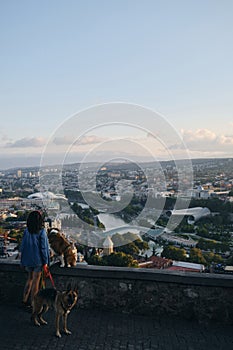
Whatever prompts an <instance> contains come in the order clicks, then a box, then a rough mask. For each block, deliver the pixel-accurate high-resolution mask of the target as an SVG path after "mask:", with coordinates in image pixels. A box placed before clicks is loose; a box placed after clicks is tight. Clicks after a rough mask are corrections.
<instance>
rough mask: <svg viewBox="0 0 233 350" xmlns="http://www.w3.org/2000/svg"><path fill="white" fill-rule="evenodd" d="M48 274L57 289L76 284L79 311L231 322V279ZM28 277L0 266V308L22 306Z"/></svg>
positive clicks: (81, 271) (89, 271)
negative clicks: (2, 306)
mask: <svg viewBox="0 0 233 350" xmlns="http://www.w3.org/2000/svg"><path fill="white" fill-rule="evenodd" d="M50 270H51V273H52V276H53V279H54V282H55V285H56V287H57V289H59V290H62V289H64V288H66V286H67V285H68V284H69V283H73V284H75V285H77V287H78V291H79V302H78V306H79V307H80V308H88V309H90V308H95V309H98V308H100V309H105V310H115V311H120V312H125V313H136V314H144V315H145V314H146V315H151V316H154V317H161V316H165V315H166V316H167V315H168V316H177V317H182V318H186V319H190V318H196V319H198V320H199V321H200V322H206V321H209V320H216V321H220V322H224V323H232V322H233V297H232V296H233V276H230V275H229V276H228V275H216V274H204V273H203V274H201V273H187V272H176V271H175V272H174V271H165V270H148V269H133V268H117V267H103V266H80V267H76V268H60V267H59V266H57V265H54V266H52V267H51V269H50ZM26 278H27V274H26V273H25V272H24V271H23V270H21V269H20V266H19V265H18V264H16V263H13V264H7V263H0V286H1V287H0V303H2V302H6V303H7V302H11V303H20V302H21V298H22V292H23V287H24V284H25V281H26ZM46 284H47V286H51V283H50V281H49V280H46Z"/></svg>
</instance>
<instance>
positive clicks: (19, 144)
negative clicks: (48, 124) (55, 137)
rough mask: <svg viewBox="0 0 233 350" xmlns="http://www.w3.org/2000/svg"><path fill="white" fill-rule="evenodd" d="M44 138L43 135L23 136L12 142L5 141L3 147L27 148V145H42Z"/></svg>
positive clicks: (44, 142) (44, 141)
mask: <svg viewBox="0 0 233 350" xmlns="http://www.w3.org/2000/svg"><path fill="white" fill-rule="evenodd" d="M45 144H46V140H45V139H44V138H43V137H32V138H28V137H24V138H22V139H19V140H16V141H14V142H8V143H6V145H5V147H9V148H28V147H43V146H44V145H45Z"/></svg>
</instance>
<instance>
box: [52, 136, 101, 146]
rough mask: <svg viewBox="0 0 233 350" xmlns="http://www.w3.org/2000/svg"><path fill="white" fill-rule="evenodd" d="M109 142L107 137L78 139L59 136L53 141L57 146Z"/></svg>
mask: <svg viewBox="0 0 233 350" xmlns="http://www.w3.org/2000/svg"><path fill="white" fill-rule="evenodd" d="M106 140H108V138H106V137H100V136H96V135H88V136H83V137H81V138H78V139H76V138H75V137H74V136H68V135H66V136H60V137H59V136H58V137H55V138H54V140H53V143H54V144H55V145H57V146H60V145H77V146H80V145H91V144H96V143H102V142H104V141H106Z"/></svg>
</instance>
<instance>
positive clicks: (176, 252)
mask: <svg viewBox="0 0 233 350" xmlns="http://www.w3.org/2000/svg"><path fill="white" fill-rule="evenodd" d="M161 256H162V257H164V258H167V259H172V260H180V261H186V251H185V249H183V248H176V247H174V246H172V245H167V246H165V247H164V249H163V252H162V254H161Z"/></svg>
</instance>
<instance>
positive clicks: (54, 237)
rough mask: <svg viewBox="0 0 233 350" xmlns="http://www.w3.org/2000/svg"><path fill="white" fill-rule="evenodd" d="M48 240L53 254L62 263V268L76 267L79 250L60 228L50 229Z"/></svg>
mask: <svg viewBox="0 0 233 350" xmlns="http://www.w3.org/2000/svg"><path fill="white" fill-rule="evenodd" d="M48 240H49V244H50V248H51V250H52V252H54V253H55V255H56V256H58V258H59V260H60V261H61V267H64V266H67V267H71V266H76V264H77V249H76V247H75V245H74V243H72V242H70V241H69V240H68V239H67V238H66V236H65V235H64V234H63V233H62V232H61V231H60V230H59V229H58V228H50V229H49V230H48Z"/></svg>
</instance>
